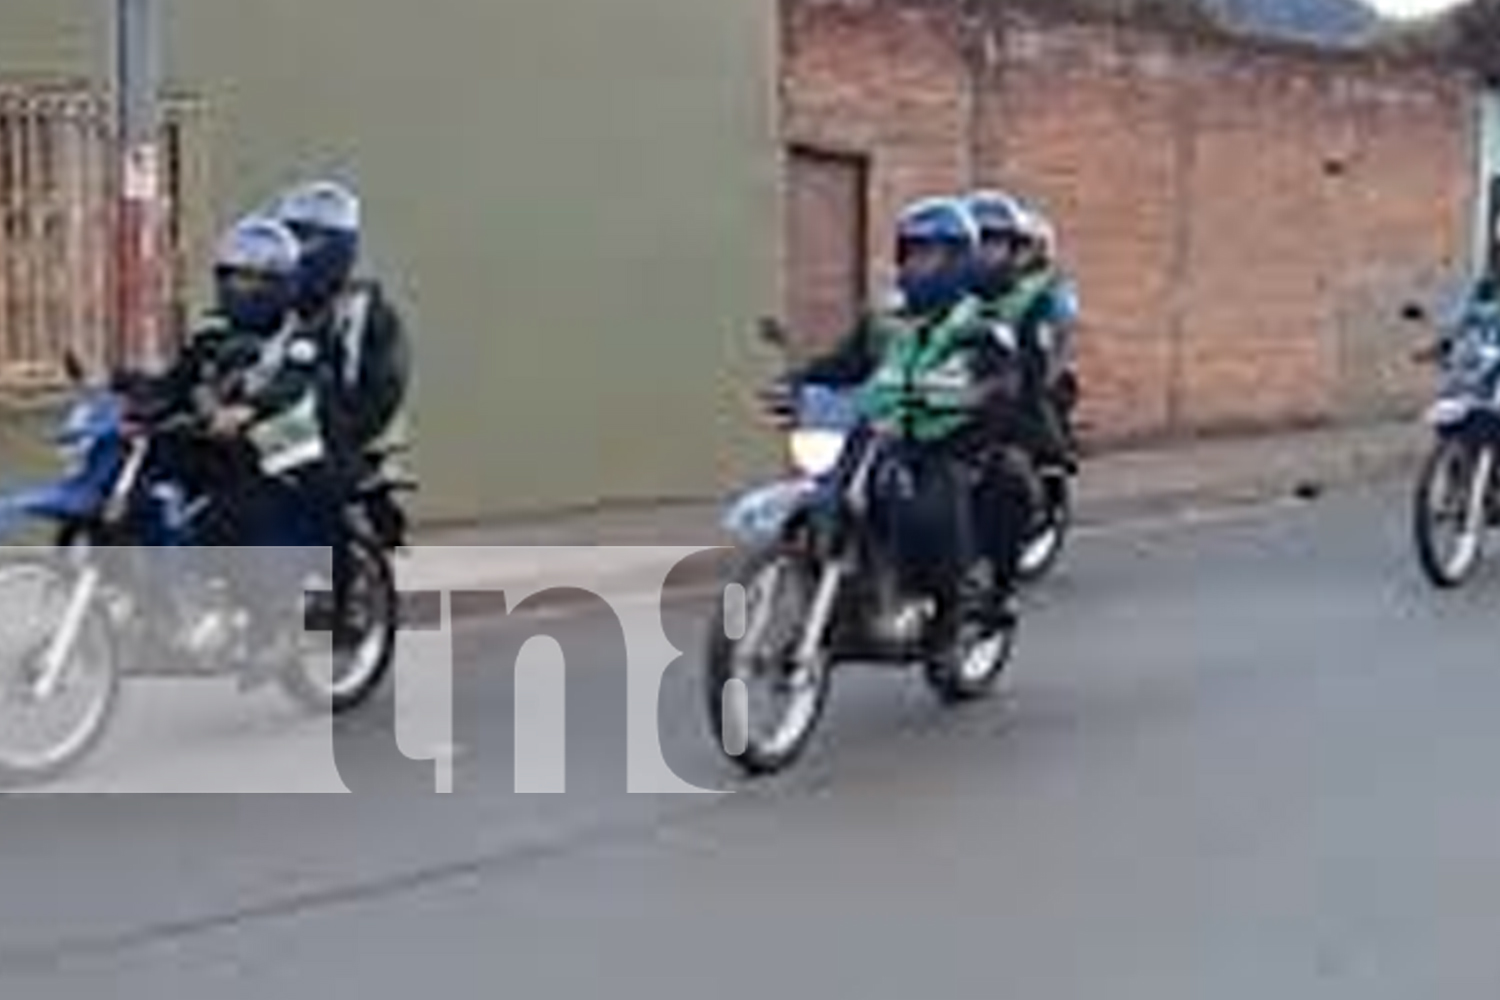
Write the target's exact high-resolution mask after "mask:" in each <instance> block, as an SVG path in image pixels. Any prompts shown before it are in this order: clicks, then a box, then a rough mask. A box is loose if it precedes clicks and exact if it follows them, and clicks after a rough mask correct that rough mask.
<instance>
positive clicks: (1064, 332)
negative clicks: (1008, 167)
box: [1017, 204, 1079, 468]
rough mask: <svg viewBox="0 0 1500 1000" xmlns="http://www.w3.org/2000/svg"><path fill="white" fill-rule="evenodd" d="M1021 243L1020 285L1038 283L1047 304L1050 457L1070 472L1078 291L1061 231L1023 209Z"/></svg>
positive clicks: (1043, 324) (1042, 325)
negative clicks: (1063, 256) (1061, 251)
mask: <svg viewBox="0 0 1500 1000" xmlns="http://www.w3.org/2000/svg"><path fill="white" fill-rule="evenodd" d="M1021 235H1022V242H1021V246H1020V254H1019V257H1018V260H1017V268H1018V272H1019V275H1020V280H1021V281H1022V282H1023V283H1024V282H1031V281H1035V282H1036V283H1037V284H1038V285H1039V286H1040V288H1041V291H1040V295H1041V298H1042V301H1043V304H1042V306H1041V312H1040V316H1039V317H1038V325H1037V333H1038V335H1039V337H1040V339H1041V342H1042V346H1043V348H1044V352H1045V358H1046V362H1047V364H1046V368H1045V373H1046V374H1045V378H1044V381H1043V386H1044V393H1043V397H1042V398H1043V401H1044V402H1045V403H1047V404H1048V406H1049V411H1048V412H1047V414H1046V416H1047V421H1046V424H1045V426H1046V427H1047V428H1048V432H1049V433H1050V434H1051V435H1052V436H1053V437H1052V440H1053V442H1054V443H1055V444H1056V445H1058V447H1057V448H1056V449H1055V452H1054V453H1053V454H1052V455H1050V456H1049V457H1053V458H1055V459H1056V460H1057V461H1058V462H1059V463H1060V464H1064V465H1066V466H1068V467H1069V468H1071V466H1072V458H1071V454H1072V451H1073V447H1074V441H1073V428H1072V416H1073V410H1074V409H1075V407H1076V406H1077V403H1078V376H1077V372H1076V368H1075V356H1074V338H1075V335H1076V333H1077V330H1078V311H1079V304H1078V289H1077V286H1076V285H1075V284H1074V282H1073V280H1072V279H1071V278H1069V277H1068V275H1067V274H1066V273H1065V272H1064V271H1063V269H1062V265H1061V263H1060V262H1059V261H1058V259H1057V230H1056V228H1055V227H1054V226H1053V224H1052V221H1051V220H1050V219H1048V218H1047V217H1046V216H1045V215H1044V214H1042V212H1041V210H1040V209H1038V208H1037V207H1036V206H1034V205H1024V204H1023V205H1022V216H1021Z"/></svg>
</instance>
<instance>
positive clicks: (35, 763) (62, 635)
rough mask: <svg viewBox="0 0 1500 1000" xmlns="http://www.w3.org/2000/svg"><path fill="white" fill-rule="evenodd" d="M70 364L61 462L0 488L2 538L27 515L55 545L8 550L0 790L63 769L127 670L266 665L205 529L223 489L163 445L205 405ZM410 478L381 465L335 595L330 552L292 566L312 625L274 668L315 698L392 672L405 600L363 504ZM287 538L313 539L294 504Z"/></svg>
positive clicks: (252, 678)
mask: <svg viewBox="0 0 1500 1000" xmlns="http://www.w3.org/2000/svg"><path fill="white" fill-rule="evenodd" d="M67 367H68V375H69V378H70V380H71V382H72V384H73V386H74V389H75V391H76V399H75V401H74V402H73V404H72V406H71V407H70V408H69V410H68V412H67V413H66V415H65V417H64V420H63V423H62V427H61V428H60V430H59V432H58V433H57V435H56V438H55V440H56V443H57V445H58V446H59V449H60V451H61V454H62V456H63V458H64V460H65V461H66V463H67V468H66V470H65V471H64V473H63V475H62V476H61V477H60V478H58V479H56V480H54V481H52V482H48V483H45V484H42V485H39V486H34V487H31V488H27V489H23V490H20V491H19V492H16V493H12V494H10V495H8V496H4V497H0V539H4V540H6V542H7V544H11V543H12V542H13V541H14V540H15V539H16V537H17V534H18V533H19V532H22V531H23V530H25V529H27V528H29V527H37V526H39V527H43V528H48V529H50V531H49V535H50V538H48V540H47V541H48V544H47V545H45V546H39V547H30V548H16V549H8V550H7V552H6V554H5V556H4V557H3V558H0V608H4V609H5V612H6V614H5V615H4V617H5V618H6V619H7V620H8V622H9V623H10V625H11V626H13V628H6V629H0V787H18V786H25V785H35V784H40V783H43V782H46V781H50V780H54V779H56V778H57V777H59V776H61V775H62V774H64V773H65V772H67V771H68V770H70V769H71V768H72V767H74V766H75V765H76V764H77V763H78V762H80V761H81V760H83V759H84V758H85V757H86V756H87V755H88V753H89V752H90V751H91V750H92V749H93V748H94V747H95V746H96V745H97V744H98V742H99V740H100V739H101V738H102V737H103V736H104V734H105V732H106V730H107V728H108V724H109V722H110V719H111V717H112V715H113V712H114V710H115V707H116V704H117V701H118V698H119V691H120V682H121V679H122V677H124V676H154V677H162V676H172V677H183V676H195V677H213V676H238V677H239V679H240V681H241V685H242V688H245V689H249V688H252V687H255V686H258V684H259V683H260V682H262V681H264V680H267V679H269V677H267V676H266V667H265V666H264V665H263V664H261V665H258V666H256V667H255V668H252V667H250V666H249V664H250V663H252V662H255V661H254V660H253V658H252V657H251V656H250V655H249V654H250V653H251V650H250V649H249V648H248V635H249V626H250V624H251V616H252V615H253V613H254V612H253V611H251V610H250V608H249V606H248V604H247V603H246V602H245V601H242V600H240V599H239V598H238V597H237V596H236V588H235V587H234V585H233V584H232V582H231V580H230V577H231V576H232V575H233V574H232V573H230V572H229V570H228V568H227V567H225V566H223V565H222V562H223V560H215V559H213V558H210V557H209V550H208V548H207V547H206V546H205V545H204V543H203V541H202V539H203V538H204V535H205V530H204V526H205V524H206V523H207V522H208V520H209V518H210V516H211V515H212V513H213V507H214V503H215V501H214V499H213V498H212V497H210V496H193V495H191V493H190V491H189V490H188V489H187V488H186V487H185V486H184V484H183V483H182V482H181V481H180V480H181V477H180V476H176V475H174V472H173V468H174V466H173V464H172V463H171V462H170V461H168V460H165V459H164V458H163V457H162V456H163V453H167V454H171V453H172V449H171V448H170V447H163V446H164V445H168V444H170V443H173V442H176V443H181V442H184V441H192V440H195V439H199V438H201V434H202V432H203V428H202V426H201V423H200V421H199V419H198V418H197V417H195V416H192V415H187V414H183V413H181V412H172V411H171V410H170V409H167V408H163V407H162V406H160V405H158V404H159V402H160V401H159V400H154V399H152V391H151V389H150V385H151V380H150V379H146V378H142V377H140V376H132V375H129V374H128V373H117V374H116V375H115V376H113V377H112V378H111V379H109V380H108V382H107V384H102V385H91V384H88V382H87V380H86V377H85V373H84V371H83V368H82V365H81V364H80V363H79V362H78V361H77V359H76V358H74V357H72V356H69V358H68V365H67ZM296 468H297V465H296V463H295V462H294V463H292V464H290V465H287V466H286V467H283V468H280V469H278V470H277V474H278V475H282V476H284V475H287V474H289V473H290V472H293V471H295V469H296ZM411 487H412V484H410V483H405V482H400V481H394V480H389V479H382V478H380V477H379V476H374V477H372V478H371V479H369V480H368V481H366V482H365V483H363V484H362V485H361V487H360V489H359V491H358V492H357V494H356V495H355V496H354V497H353V498H352V502H351V503H350V505H349V508H348V510H347V511H345V512H344V525H345V529H346V539H347V544H348V556H349V558H348V561H347V565H348V572H347V573H346V574H343V578H344V581H345V585H344V586H341V587H340V588H338V592H337V594H335V593H334V587H333V585H332V579H331V576H332V574H331V572H330V569H329V566H328V565H327V564H326V563H327V561H326V560H325V561H324V563H325V564H324V565H322V566H315V565H312V564H309V565H308V566H306V567H305V569H306V570H307V572H306V573H305V574H303V573H301V572H300V571H301V569H302V568H303V567H298V568H297V569H298V575H299V577H300V579H301V581H302V583H303V586H304V591H303V592H304V594H306V593H307V592H308V591H311V592H313V596H312V599H311V600H309V601H308V602H307V603H308V604H309V605H310V607H309V608H307V609H306V610H305V611H304V615H305V618H304V620H303V622H302V624H304V626H305V628H306V629H307V631H303V630H298V635H297V636H296V637H292V636H289V639H291V638H295V639H296V640H297V641H296V643H295V644H294V645H292V647H291V648H292V651H291V652H290V654H289V656H288V657H287V660H286V662H285V663H284V664H281V663H278V664H277V665H276V667H275V669H274V671H273V673H272V676H274V677H275V678H276V679H277V680H279V681H280V682H281V684H282V686H283V688H284V689H285V690H286V691H287V693H288V694H290V695H291V696H292V697H293V698H294V699H295V700H297V701H298V702H300V703H302V704H304V705H305V706H307V707H308V708H309V709H312V710H315V711H329V710H332V711H333V712H336V713H338V712H344V711H347V710H349V709H351V708H354V707H356V706H357V705H359V704H361V703H362V702H364V701H365V700H366V699H367V698H369V697H370V695H371V694H372V693H373V692H374V691H375V690H376V689H377V687H378V686H379V684H380V683H381V681H382V679H383V678H384V676H385V675H386V673H387V672H388V670H389V667H390V664H391V661H392V658H393V656H394V652H395V643H396V626H397V618H398V603H397V595H396V587H395V580H394V576H393V573H392V569H391V565H390V559H389V557H388V552H389V551H390V550H391V548H392V546H393V543H394V542H396V541H398V540H399V539H396V538H393V537H392V536H391V535H390V534H389V530H390V529H389V527H387V529H386V532H384V533H382V532H381V531H379V530H377V529H376V528H374V527H372V526H371V523H370V522H371V521H372V520H373V517H372V516H369V515H367V513H366V512H382V511H388V510H389V509H390V508H391V507H392V506H393V502H392V499H391V495H392V494H393V493H394V492H396V491H399V490H403V489H409V488H411ZM277 543H278V545H284V546H286V547H287V548H288V549H292V548H293V547H296V549H295V551H299V552H302V551H314V550H313V549H312V548H311V547H312V546H316V545H318V544H319V541H318V540H317V539H316V538H314V537H312V536H311V535H310V534H308V533H307V532H306V531H304V530H302V529H301V527H300V524H299V523H297V520H296V518H295V517H292V518H289V520H288V526H287V531H286V537H285V538H284V539H278V540H277ZM324 544H326V543H324ZM231 551H232V550H231ZM278 555H279V553H278ZM313 562H316V560H313ZM293 603H295V595H293ZM288 611H289V613H288V614H287V616H286V617H287V621H288V622H293V623H295V622H297V616H296V614H295V607H293V608H291V609H288ZM314 619H316V620H314ZM311 631H323V632H331V633H332V642H331V644H330V643H329V642H328V641H327V639H326V638H325V640H324V641H323V642H322V643H321V644H319V643H317V642H310V641H309V639H310V638H311V636H310V634H309V632H311Z"/></svg>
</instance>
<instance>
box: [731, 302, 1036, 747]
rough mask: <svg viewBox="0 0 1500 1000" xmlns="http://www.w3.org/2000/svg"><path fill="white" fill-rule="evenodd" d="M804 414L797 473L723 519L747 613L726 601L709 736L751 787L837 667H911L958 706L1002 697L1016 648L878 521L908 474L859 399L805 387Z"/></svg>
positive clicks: (796, 447) (791, 742) (803, 737)
mask: <svg viewBox="0 0 1500 1000" xmlns="http://www.w3.org/2000/svg"><path fill="white" fill-rule="evenodd" d="M763 336H766V337H767V338H768V339H771V340H773V342H776V343H778V344H779V345H781V346H784V345H785V342H784V340H783V339H782V338H781V337H780V336H779V335H778V334H777V331H776V330H775V329H774V328H766V327H763ZM911 405H913V406H915V405H916V401H915V396H914V397H913V401H912V404H911ZM796 410H797V418H796V426H795V428H794V429H793V430H792V432H791V435H790V438H789V457H790V460H791V466H792V474H791V475H790V476H789V477H788V478H785V479H783V480H780V481H778V482H774V483H772V484H770V485H767V486H763V487H760V488H758V489H754V490H751V491H749V492H748V493H746V494H745V495H743V496H742V497H740V498H739V499H738V500H737V501H735V502H734V503H732V504H731V505H730V508H729V510H728V511H727V513H726V516H725V527H726V528H727V529H728V530H729V531H730V533H731V534H732V535H733V536H734V538H735V539H736V542H737V546H736V547H737V550H738V551H737V555H736V557H735V560H734V563H733V565H732V567H731V569H730V572H729V579H730V581H731V582H733V583H735V584H738V585H739V589H740V592H741V593H742V594H743V601H742V602H740V606H739V607H738V608H736V607H734V606H733V602H730V601H727V600H726V601H724V602H720V605H721V606H720V607H719V608H718V610H717V612H716V620H715V622H714V624H713V627H712V628H711V630H710V633H709V636H710V638H709V649H708V656H707V660H706V684H705V694H706V699H707V710H708V716H709V720H710V724H711V726H712V729H713V732H714V733H715V734H716V736H717V738H718V742H719V745H720V747H721V749H723V751H724V752H725V754H726V755H727V756H729V757H730V758H731V759H733V760H734V761H735V763H736V764H737V765H738V766H739V767H740V768H741V769H742V770H744V771H745V772H746V773H748V774H751V775H764V774H769V773H774V772H777V771H780V770H782V769H784V768H786V767H788V766H789V765H791V764H792V763H794V762H795V761H796V760H797V759H798V758H799V757H800V756H801V754H802V752H803V751H804V750H805V749H806V746H807V744H808V742H809V740H810V739H811V736H812V734H813V732H814V730H815V729H816V727H817V724H818V721H819V720H820V719H821V717H822V714H823V711H824V708H825V706H826V704H827V700H828V697H829V690H830V677H831V671H832V670H833V668H834V667H835V666H837V665H840V664H843V663H847V662H850V661H855V660H858V661H863V662H870V663H875V664H880V665H891V666H902V667H905V666H910V665H912V664H913V663H914V662H915V663H917V664H920V666H921V667H922V669H923V674H924V677H925V679H926V681H927V683H928V685H929V686H930V687H931V689H932V690H933V691H934V693H935V694H936V695H937V696H938V697H939V698H940V699H941V700H942V701H943V702H944V703H948V704H954V703H960V702H966V701H970V700H973V699H978V698H981V697H983V696H985V695H986V694H988V693H989V692H990V691H991V690H992V689H993V688H994V686H995V685H996V683H997V682H998V680H999V678H1000V676H1001V674H1002V673H1003V672H1004V670H1005V668H1006V666H1007V664H1008V663H1009V661H1010V658H1011V654H1012V651H1013V646H1014V638H1015V626H1014V624H1006V625H1000V626H995V627H990V628H986V627H985V626H982V625H981V624H979V622H978V621H975V620H969V619H968V616H964V615H960V614H959V608H958V604H959V598H958V596H957V591H958V589H959V587H960V586H961V584H959V583H958V581H952V580H946V581H942V582H941V583H939V582H936V581H934V579H933V578H932V577H931V576H930V575H924V574H919V573H914V572H911V567H910V566H908V565H907V564H905V563H904V562H903V560H902V559H901V558H900V557H899V555H898V554H897V553H896V551H895V550H896V549H897V548H899V546H895V545H892V541H893V539H892V538H891V535H892V534H893V532H891V531H890V530H887V529H886V528H885V527H883V526H882V525H880V524H877V523H876V520H877V519H876V518H875V517H873V516H872V515H873V505H872V498H873V495H874V488H873V484H875V483H877V482H879V483H881V484H882V487H881V488H882V489H883V490H885V491H887V492H888V491H889V490H890V489H892V485H891V484H893V483H897V484H899V483H900V482H902V479H903V474H904V472H905V471H906V470H905V469H904V468H903V465H902V461H901V459H900V458H899V456H898V450H897V449H895V448H893V447H892V446H893V445H899V444H900V443H901V437H900V435H899V432H889V431H883V430H877V429H876V428H874V427H872V426H871V425H870V424H869V423H868V422H866V421H863V420H862V419H860V417H859V416H858V415H857V413H856V412H855V408H854V406H853V401H852V398H851V395H850V394H848V393H847V392H841V391H838V390H835V389H831V388H828V387H824V386H816V385H804V386H802V387H800V388H799V390H798V393H797V406H796ZM895 488H896V489H898V490H899V486H897V487H895ZM957 493H958V495H959V496H960V497H961V498H962V499H961V500H960V503H961V504H963V506H964V509H963V510H961V511H959V512H958V513H959V521H960V522H961V523H970V520H971V514H972V512H971V511H970V510H969V509H968V491H967V490H958V491H957ZM762 682H764V684H765V685H766V686H767V687H768V688H769V689H770V692H769V693H770V696H771V697H770V698H769V701H770V702H771V704H770V707H768V708H767V709H766V710H765V711H764V712H763V713H762V712H760V711H758V710H757V708H756V706H753V705H752V704H751V694H750V689H751V685H752V684H759V683H762ZM757 723H764V725H757Z"/></svg>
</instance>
